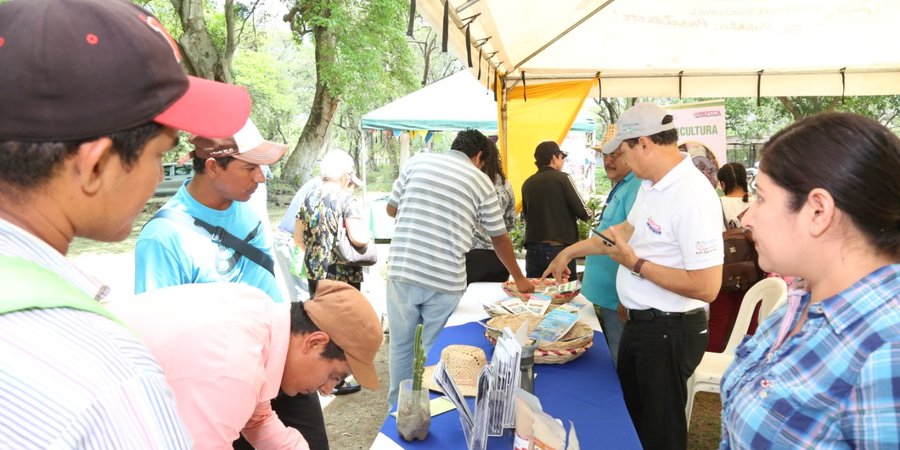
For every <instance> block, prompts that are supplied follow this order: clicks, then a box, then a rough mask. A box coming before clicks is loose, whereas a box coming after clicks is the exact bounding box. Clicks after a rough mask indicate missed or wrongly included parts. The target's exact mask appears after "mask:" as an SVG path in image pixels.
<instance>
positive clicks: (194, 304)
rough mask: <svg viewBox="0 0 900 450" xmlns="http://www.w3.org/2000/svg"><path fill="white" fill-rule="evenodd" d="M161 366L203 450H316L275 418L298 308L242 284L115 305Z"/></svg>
mask: <svg viewBox="0 0 900 450" xmlns="http://www.w3.org/2000/svg"><path fill="white" fill-rule="evenodd" d="M109 308H110V310H112V311H113V312H114V313H115V314H116V315H117V316H118V317H119V318H120V319H121V320H122V321H123V322H125V323H126V324H127V325H128V327H129V328H131V329H132V330H134V332H135V333H137V335H138V336H140V337H141V340H143V341H144V343H145V344H146V345H147V346H148V347H150V351H152V352H153V355H154V356H156V359H157V360H159V361H160V364H162V366H163V369H164V370H165V372H166V378H167V380H168V382H169V385H170V386H172V390H174V391H175V399H176V400H177V401H178V411H179V413H180V414H181V416H182V417H183V418H184V421H185V423H186V424H187V426H188V429H189V430H190V432H191V435H192V436H193V437H194V439H195V440H196V441H197V447H196V448H197V449H224V448H231V443H232V442H233V441H234V440H235V439H237V438H238V435H239V433H243V434H244V437H246V438H247V441H249V442H250V443H251V444H252V445H253V446H254V447H256V448H291V449H307V448H309V447H308V445H307V443H306V440H304V439H303V436H301V435H300V433H299V432H298V431H297V430H296V429H294V428H288V427H286V426H285V425H284V424H283V423H282V422H281V420H279V419H278V416H277V415H276V414H275V413H274V412H273V411H272V406H271V403H270V401H271V400H272V399H273V398H275V396H276V395H277V394H278V389H279V387H280V386H281V378H282V376H283V374H284V367H285V360H286V358H287V349H288V343H289V340H290V326H291V324H290V303H281V304H276V303H273V302H272V300H271V299H269V297H268V296H267V295H266V294H265V293H264V292H263V291H261V290H259V289H257V288H254V287H251V286H246V285H242V284H237V283H234V284H233V283H203V284H189V285H182V286H173V287H168V288H163V289H157V290H154V291H150V292H148V293H145V294H141V295H137V296H135V297H134V298H132V299H128V300H124V301H116V302H113V303H112V304H110V307H109Z"/></svg>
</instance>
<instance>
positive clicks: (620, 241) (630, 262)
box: [606, 227, 638, 270]
mask: <svg viewBox="0 0 900 450" xmlns="http://www.w3.org/2000/svg"><path fill="white" fill-rule="evenodd" d="M606 232H607V233H609V236H610V238H611V239H612V240H613V241H615V243H616V245H614V246H612V247H609V248H608V249H607V252H608V253H607V255H609V257H610V258H611V259H612V260H613V261H615V262H617V263H619V264H621V265H623V266H625V267H626V268H627V269H629V270H631V268H632V267H633V266H634V263H635V262H637V260H638V257H637V255H635V254H634V249H633V248H631V246H630V245H628V240H627V239H625V238H624V237H623V236H621V235H620V234H619V233H616V230H615V228H614V227H610V228H607V229H606Z"/></svg>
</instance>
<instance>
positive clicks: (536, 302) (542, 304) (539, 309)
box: [525, 294, 551, 316]
mask: <svg viewBox="0 0 900 450" xmlns="http://www.w3.org/2000/svg"><path fill="white" fill-rule="evenodd" d="M550 303H551V299H550V296H549V295H546V294H532V295H531V298H529V299H528V303H526V304H525V307H526V308H528V312H530V313H532V314H534V315H536V316H543V315H544V313H545V312H547V308H549V307H550Z"/></svg>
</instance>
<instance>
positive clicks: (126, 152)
mask: <svg viewBox="0 0 900 450" xmlns="http://www.w3.org/2000/svg"><path fill="white" fill-rule="evenodd" d="M0 68H2V69H0V105H2V107H0V283H2V285H3V287H4V288H3V290H2V293H0V336H3V339H2V340H0V354H2V355H4V356H3V358H2V359H0V386H5V387H7V389H2V390H0V411H2V412H3V414H5V415H8V416H6V418H5V419H3V420H0V442H2V443H3V446H6V447H9V448H48V447H55V448H83V449H116V448H191V446H192V444H191V439H190V436H189V435H188V433H187V431H186V429H185V427H184V425H183V422H182V421H181V419H180V417H179V415H178V413H177V411H176V405H175V402H174V399H173V396H172V392H171V390H170V389H169V387H168V386H167V384H166V380H165V377H164V375H163V372H162V370H161V369H160V367H159V365H158V364H157V363H156V361H155V360H154V358H153V356H152V355H151V354H150V352H149V351H148V350H147V349H146V348H145V347H144V346H143V345H142V344H141V343H140V342H139V341H138V340H137V338H136V337H135V336H134V334H133V333H132V332H131V331H129V330H128V329H127V328H125V327H124V326H122V325H121V324H120V323H119V322H118V320H117V319H116V318H115V317H114V316H113V315H112V314H110V313H109V311H107V310H106V309H105V308H104V307H103V306H101V305H100V303H99V301H101V300H104V299H108V298H112V297H114V296H115V294H116V293H111V292H110V289H109V288H108V287H107V286H105V285H103V284H102V283H101V282H99V281H97V280H96V279H94V278H92V277H90V276H88V275H86V274H84V273H83V272H81V271H80V270H78V269H77V268H76V267H74V266H73V265H71V264H70V263H69V262H68V261H67V260H66V258H65V254H66V252H67V250H68V248H69V244H70V243H71V242H72V240H73V239H74V238H75V237H85V238H90V239H95V240H100V241H118V240H121V239H123V238H125V237H126V236H127V235H128V234H129V232H130V231H131V228H132V224H133V222H134V219H135V218H136V217H137V215H138V214H139V213H140V212H141V211H142V210H143V208H144V204H145V202H146V201H147V199H148V198H149V197H150V196H151V195H152V194H153V191H154V189H155V187H156V185H157V184H158V183H159V181H160V179H161V178H162V168H161V165H160V159H161V158H162V155H163V154H164V153H166V152H167V151H169V150H170V149H171V148H172V147H173V146H174V144H175V143H176V142H177V137H178V131H179V130H185V131H190V132H193V133H200V134H203V135H207V136H215V137H222V136H229V135H231V134H233V133H234V132H235V131H237V130H238V129H240V127H241V126H242V125H243V124H244V122H245V121H246V119H247V117H248V116H249V113H250V98H249V95H248V94H247V92H246V91H245V90H244V89H243V88H238V87H235V86H228V85H224V84H220V83H214V82H211V81H206V80H200V79H196V78H191V77H187V76H185V74H184V72H183V71H182V67H181V64H180V61H179V54H178V49H177V46H174V43H173V41H172V39H171V37H170V36H169V35H168V34H167V33H166V31H165V30H164V29H163V28H162V26H160V24H159V21H158V20H156V18H154V17H153V16H151V15H150V14H149V13H148V12H146V11H145V10H143V9H141V8H139V7H137V6H135V5H133V4H132V3H130V2H126V1H122V0H67V1H60V0H16V1H12V2H7V3H3V4H0ZM199 106H202V107H203V109H204V110H208V111H209V112H205V113H204V114H197V111H199V109H198V107H199ZM111 294H112V295H111Z"/></svg>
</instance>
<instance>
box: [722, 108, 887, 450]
mask: <svg viewBox="0 0 900 450" xmlns="http://www.w3.org/2000/svg"><path fill="white" fill-rule="evenodd" d="M756 182H757V191H756V192H757V199H756V201H754V202H753V203H751V206H750V209H749V210H748V211H747V213H746V214H744V217H743V219H742V221H741V223H742V225H743V226H745V227H747V228H750V229H751V230H752V231H753V238H754V239H755V241H756V246H757V249H758V250H759V263H760V266H761V267H762V268H763V270H766V271H770V272H778V273H782V274H785V275H794V276H800V277H802V278H804V279H805V281H806V282H807V283H808V292H805V293H803V295H792V296H789V300H788V302H787V305H786V306H783V307H780V308H778V309H777V310H775V311H774V312H773V313H772V314H771V315H770V316H769V318H768V319H766V321H765V322H764V323H763V324H761V325H760V327H759V329H758V330H757V332H756V334H755V335H754V336H753V337H752V338H750V339H749V340H747V341H745V342H744V343H742V344H741V345H740V346H739V347H738V348H737V350H736V352H735V360H734V362H733V363H732V365H731V366H730V367H729V368H728V369H727V370H726V372H725V374H724V377H723V379H722V391H721V392H722V428H723V429H722V441H721V448H723V449H727V448H754V449H756V448H816V449H820V448H885V449H887V448H890V449H896V448H900V420H898V417H900V389H898V386H900V304H898V303H900V301H898V300H900V264H898V262H900V139H898V138H897V136H896V135H894V134H893V133H892V132H891V131H890V130H888V129H887V128H885V127H884V126H882V125H880V124H878V123H877V122H875V121H873V120H870V119H867V118H864V117H861V116H857V115H853V114H846V113H823V114H818V115H815V116H812V117H809V118H806V119H804V120H801V121H799V122H796V123H794V124H793V125H791V126H789V127H788V128H786V129H784V130H782V131H781V132H779V133H777V134H776V135H775V136H773V137H772V139H771V140H770V141H769V142H768V143H767V144H766V146H765V148H764V149H763V152H762V161H761V162H760V172H759V175H758V176H757V178H756Z"/></svg>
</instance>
